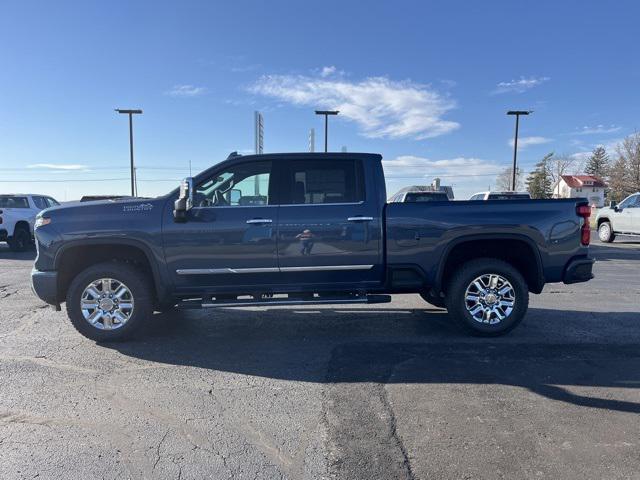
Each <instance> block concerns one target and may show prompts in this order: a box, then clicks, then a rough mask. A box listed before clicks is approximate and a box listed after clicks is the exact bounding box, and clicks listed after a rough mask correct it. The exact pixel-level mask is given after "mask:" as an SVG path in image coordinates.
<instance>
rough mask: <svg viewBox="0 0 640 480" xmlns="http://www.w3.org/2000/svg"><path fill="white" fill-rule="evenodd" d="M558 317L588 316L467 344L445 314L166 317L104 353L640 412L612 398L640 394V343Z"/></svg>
mask: <svg viewBox="0 0 640 480" xmlns="http://www.w3.org/2000/svg"><path fill="white" fill-rule="evenodd" d="M558 314H564V315H572V316H573V317H574V318H575V316H576V315H580V312H575V311H572V312H562V311H555V310H543V309H530V313H529V316H530V317H532V316H535V317H536V318H535V319H532V318H530V320H531V324H534V323H535V327H534V328H535V330H534V331H531V330H529V331H527V330H528V328H527V327H526V322H525V324H523V325H522V326H521V327H520V328H519V329H517V330H516V331H515V332H514V333H513V334H511V335H510V336H507V337H503V338H498V339H495V338H494V339H486V338H472V337H467V336H464V335H463V334H461V333H459V331H458V330H457V329H456V328H455V327H454V326H452V325H451V324H450V322H449V321H448V319H447V316H446V314H445V313H444V312H443V311H441V310H436V309H434V310H415V309H406V310H404V309H386V310H385V309H381V310H378V311H365V310H359V309H335V310H333V309H330V310H324V309H323V310H317V311H312V310H298V311H296V310H278V309H269V310H266V311H260V312H247V311H242V310H231V309H230V310H226V311H224V312H218V313H216V314H214V315H215V316H214V318H206V317H207V316H208V317H211V316H212V315H211V314H208V315H207V314H203V313H202V312H190V314H189V315H185V316H184V317H183V318H180V315H179V314H163V315H158V316H157V318H156V322H154V323H153V326H150V327H148V328H146V329H145V331H144V332H141V334H140V339H139V340H133V341H130V342H127V343H114V344H105V345H104V346H105V347H107V348H113V349H116V350H118V351H120V352H121V353H122V354H124V355H127V356H131V357H135V358H139V359H144V360H147V361H153V362H160V363H164V364H172V365H181V366H192V367H198V368H202V369H212V370H216V371H224V372H231V373H238V374H246V375H253V376H261V377H269V378H275V379H281V380H292V381H303V382H316V383H327V384H337V383H352V384H353V383H362V382H372V383H378V384H385V383H408V384H417V383H419V384H476V385H505V386H514V387H521V388H525V389H528V390H529V391H531V392H533V393H536V394H538V395H541V396H543V397H546V398H548V399H552V400H557V401H561V402H565V403H570V404H574V405H577V406H583V407H591V408H597V409H607V410H612V411H619V412H632V413H640V403H638V402H633V401H628V400H626V399H620V398H612V397H620V396H627V398H628V393H629V392H630V391H632V392H633V395H636V394H637V393H638V392H640V390H639V389H640V342H639V341H638V338H636V335H631V336H626V337H624V339H623V340H622V342H618V343H617V344H612V343H610V341H609V340H608V339H606V338H605V336H606V334H605V333H603V332H601V331H600V333H601V334H602V335H605V336H603V337H601V338H602V340H600V338H597V337H596V338H594V337H589V336H587V335H582V333H577V334H576V331H575V330H573V329H572V328H569V332H568V333H559V331H558V327H557V324H558V323H559V321H562V320H563V319H559V318H558ZM589 315H590V314H589V313H587V314H583V317H584V318H581V319H580V320H581V321H584V322H585V323H587V325H591V323H593V325H594V328H595V326H596V325H600V327H602V325H605V326H606V325H609V326H611V325H615V324H618V325H619V326H622V328H631V326H632V325H634V324H636V323H637V321H638V320H640V316H639V315H638V314H637V313H634V312H629V313H620V312H618V313H598V314H597V315H598V318H590V317H589ZM567 318H568V317H567ZM586 328H588V326H587V327H586ZM587 339H590V341H587ZM583 387H607V388H611V389H616V390H615V393H613V394H611V395H608V397H609V398H599V397H591V396H588V395H584V394H583V393H584V388H583ZM625 392H626V393H625ZM639 398H640V397H639Z"/></svg>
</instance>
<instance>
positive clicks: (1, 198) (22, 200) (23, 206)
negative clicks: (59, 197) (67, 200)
mask: <svg viewBox="0 0 640 480" xmlns="http://www.w3.org/2000/svg"><path fill="white" fill-rule="evenodd" d="M58 205H60V204H59V203H58V202H57V201H56V200H54V199H53V198H51V197H48V196H45V195H31V194H11V195H4V194H0V242H7V243H8V244H9V248H11V250H13V251H14V252H21V251H24V250H27V249H28V248H30V247H31V245H32V243H33V225H34V222H35V219H36V215H37V214H38V213H40V212H41V211H42V210H44V209H45V208H49V207H55V206H58Z"/></svg>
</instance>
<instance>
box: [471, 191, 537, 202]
mask: <svg viewBox="0 0 640 480" xmlns="http://www.w3.org/2000/svg"><path fill="white" fill-rule="evenodd" d="M529 199H531V195H529V192H478V193H476V194H474V195H471V198H469V200H529Z"/></svg>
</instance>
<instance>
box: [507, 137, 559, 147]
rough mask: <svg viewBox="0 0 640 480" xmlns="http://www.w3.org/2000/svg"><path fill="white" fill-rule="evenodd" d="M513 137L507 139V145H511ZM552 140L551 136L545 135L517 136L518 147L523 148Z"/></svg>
mask: <svg viewBox="0 0 640 480" xmlns="http://www.w3.org/2000/svg"><path fill="white" fill-rule="evenodd" d="M513 142H514V140H513V138H512V139H511V140H509V146H511V147H513ZM550 142H553V139H552V138H546V137H518V149H519V150H520V149H522V150H524V149H525V148H527V147H530V146H532V145H543V144H545V143H550Z"/></svg>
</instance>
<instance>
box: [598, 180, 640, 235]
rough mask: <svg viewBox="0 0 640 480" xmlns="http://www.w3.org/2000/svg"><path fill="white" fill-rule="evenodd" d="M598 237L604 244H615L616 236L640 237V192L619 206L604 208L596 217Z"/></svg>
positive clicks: (613, 204)
mask: <svg viewBox="0 0 640 480" xmlns="http://www.w3.org/2000/svg"><path fill="white" fill-rule="evenodd" d="M596 222H597V225H598V237H599V238H600V240H601V241H602V242H613V240H614V239H615V238H616V235H639V236H640V192H637V193H634V194H633V195H629V196H628V197H627V198H625V199H624V200H623V201H621V202H620V203H619V204H618V205H616V204H615V203H614V202H611V206H610V207H607V208H603V209H601V210H600V211H599V212H598V215H597V216H596Z"/></svg>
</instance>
